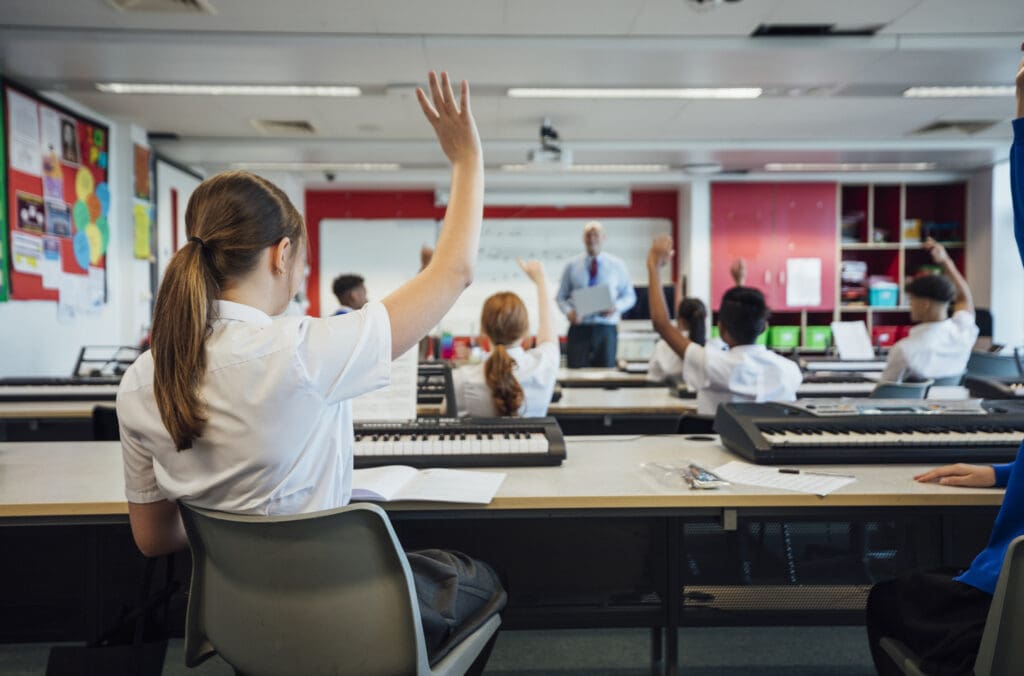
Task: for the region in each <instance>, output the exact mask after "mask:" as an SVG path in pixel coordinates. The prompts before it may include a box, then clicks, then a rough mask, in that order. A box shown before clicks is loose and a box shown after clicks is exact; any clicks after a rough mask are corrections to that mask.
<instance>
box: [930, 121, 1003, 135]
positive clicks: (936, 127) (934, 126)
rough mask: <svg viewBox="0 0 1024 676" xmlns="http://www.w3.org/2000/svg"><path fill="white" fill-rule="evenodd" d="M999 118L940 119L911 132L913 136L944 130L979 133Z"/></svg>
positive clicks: (995, 123) (995, 122)
mask: <svg viewBox="0 0 1024 676" xmlns="http://www.w3.org/2000/svg"><path fill="white" fill-rule="evenodd" d="M999 122H1000V121H999V120H939V121H937V122H932V123H931V124H926V125H925V126H923V127H921V128H919V129H915V130H914V131H912V132H910V135H911V136H919V135H923V134H937V133H940V132H944V131H955V132H959V133H961V134H978V133H980V132H983V131H985V130H986V129H989V128H991V127H993V126H995V125H997V124H999Z"/></svg>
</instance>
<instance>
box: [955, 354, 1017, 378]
mask: <svg viewBox="0 0 1024 676" xmlns="http://www.w3.org/2000/svg"><path fill="white" fill-rule="evenodd" d="M967 375H969V376H992V377H994V378H1018V377H1020V376H1021V375H1024V374H1022V373H1021V369H1020V364H1019V363H1018V361H1017V357H1016V356H1015V355H1000V354H992V353H991V352H971V356H970V357H969V358H968V359H967Z"/></svg>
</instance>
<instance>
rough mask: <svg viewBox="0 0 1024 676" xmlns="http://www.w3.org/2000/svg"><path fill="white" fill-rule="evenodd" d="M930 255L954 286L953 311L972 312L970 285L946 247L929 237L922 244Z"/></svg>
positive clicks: (972, 300) (972, 303) (972, 302)
mask: <svg viewBox="0 0 1024 676" xmlns="http://www.w3.org/2000/svg"><path fill="white" fill-rule="evenodd" d="M922 246H923V247H924V248H925V249H926V250H927V251H928V253H930V254H931V255H932V260H933V261H935V264H936V265H940V266H942V270H943V272H945V273H946V276H947V277H949V279H950V281H952V282H953V286H955V287H956V298H955V299H954V300H953V312H959V311H960V310H966V311H968V312H974V299H973V298H972V297H971V287H969V286H967V280H966V279H964V276H963V275H961V274H960V271H959V270H957V269H956V265H955V264H954V263H953V259H952V258H950V257H949V253H948V252H947V251H946V247H944V246H942V245H941V244H939V243H938V242H936V241H935V240H934V239H932V238H931V237H929V238H928V239H927V240H925V242H924V244H923V245H922Z"/></svg>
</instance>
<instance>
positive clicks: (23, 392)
mask: <svg viewBox="0 0 1024 676" xmlns="http://www.w3.org/2000/svg"><path fill="white" fill-rule="evenodd" d="M120 382H121V377H120V376H101V377H92V378H88V377H83V378H77V377H76V378H2V379H0V401H87V400H95V401H101V400H106V401H114V399H116V398H117V387H118V383H120Z"/></svg>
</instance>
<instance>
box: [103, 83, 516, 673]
mask: <svg viewBox="0 0 1024 676" xmlns="http://www.w3.org/2000/svg"><path fill="white" fill-rule="evenodd" d="M430 92H431V94H430V98H427V95H426V94H424V93H423V91H422V90H417V98H418V99H419V102H420V105H421V107H422V108H423V112H424V114H425V115H426V117H427V119H428V121H429V122H430V123H431V125H432V126H433V127H434V131H435V133H436V135H437V138H438V140H439V141H440V145H441V148H442V150H443V151H444V153H445V155H446V156H447V157H448V159H449V161H450V162H451V164H452V185H451V189H452V193H451V195H452V199H451V201H450V203H449V205H448V210H447V212H446V213H445V219H444V225H443V227H442V229H441V233H440V237H439V239H438V242H437V252H436V253H435V255H434V257H433V260H432V261H431V263H430V265H428V266H427V267H426V268H425V269H424V270H423V271H421V272H420V273H419V274H418V275H417V276H416V277H415V278H414V279H413V280H411V281H410V282H408V283H406V284H404V285H403V286H402V287H400V288H399V289H398V290H396V291H395V292H394V293H392V294H390V295H389V296H387V297H386V298H384V299H383V300H382V301H380V302H370V303H367V304H366V305H365V306H364V307H363V308H362V309H360V310H358V311H355V312H351V313H349V314H345V315H340V316H334V317H327V318H323V319H320V318H313V317H286V318H281V319H277V320H274V319H272V317H273V316H274V315H277V314H280V313H281V312H282V311H283V310H284V308H285V306H286V305H287V304H288V301H289V299H290V298H292V297H293V296H294V295H295V293H296V291H297V290H298V289H299V287H300V286H301V284H302V279H303V272H304V267H305V257H306V242H307V235H306V225H305V223H304V222H303V220H302V217H301V216H300V215H299V213H298V212H297V211H296V210H295V207H294V206H293V205H292V204H291V202H289V201H288V198H287V197H286V196H285V194H284V193H283V192H282V191H281V190H280V189H278V188H277V187H276V186H274V185H273V184H272V183H270V182H269V181H266V180H265V179H262V178H260V177H258V176H255V175H253V174H249V173H245V172H228V173H224V174H218V175H216V176H213V177H211V178H209V179H207V180H205V181H203V182H202V183H201V184H200V185H199V187H198V188H196V190H195V192H194V193H193V194H192V197H191V198H190V199H189V203H188V209H187V211H186V214H185V226H186V229H187V232H188V235H189V243H188V244H187V245H186V246H184V247H182V249H181V250H179V251H178V252H177V253H176V254H175V255H174V257H173V258H172V259H171V262H170V264H169V265H168V267H167V271H166V273H165V275H164V279H163V282H162V283H161V285H160V291H159V293H158V295H157V302H156V309H155V312H154V314H153V337H152V350H151V351H149V352H147V353H145V354H143V355H142V356H141V357H139V359H138V360H137V361H136V362H135V363H134V364H133V365H132V367H131V368H130V369H129V370H128V372H127V373H125V375H124V378H123V379H122V381H121V386H120V389H119V391H118V395H117V413H118V418H119V420H120V425H121V444H122V447H123V455H124V464H125V485H126V491H125V492H126V495H127V497H128V516H129V520H130V523H131V530H132V535H133V536H134V538H135V542H136V544H137V545H138V547H139V549H140V550H142V553H143V554H145V555H147V556H156V555H160V554H163V553H166V552H172V551H175V550H178V549H182V548H184V547H185V546H186V544H187V542H186V538H185V532H184V529H183V527H182V523H181V518H180V516H179V514H178V506H177V502H176V501H178V500H181V501H184V502H186V503H188V504H191V505H195V506H197V507H204V508H208V509H215V510H220V511H224V512H231V513H236V514H258V515H279V514H305V513H310V512H316V511H321V510H329V509H335V508H338V507H342V506H344V505H346V504H348V502H349V500H350V499H351V495H352V454H353V448H354V440H353V429H352V404H351V399H352V398H353V397H356V396H359V395H360V394H363V393H365V392H369V391H371V390H375V389H378V388H380V387H383V386H385V385H387V384H388V382H389V380H390V377H391V360H392V359H394V358H396V357H398V356H399V355H401V354H403V353H405V352H406V351H407V350H408V349H409V348H411V347H413V346H414V345H416V343H417V342H418V341H419V340H420V338H422V337H423V336H424V335H425V334H426V332H427V331H428V330H429V329H430V328H431V327H432V326H434V325H435V324H437V322H438V321H439V320H440V319H441V317H443V316H444V315H445V313H446V312H447V311H448V310H449V309H450V308H451V306H452V304H453V303H454V302H455V300H456V299H457V298H458V297H459V295H460V294H461V293H462V291H463V290H464V289H465V288H466V287H467V286H468V285H469V284H470V282H471V281H472V280H473V273H474V269H475V267H476V257H477V250H478V249H479V243H480V224H481V220H482V216H483V159H482V153H481V148H480V139H479V136H478V134H477V130H476V123H475V122H474V120H473V116H472V114H471V113H470V108H469V88H468V86H467V85H466V83H465V82H463V83H462V97H461V103H460V102H458V101H456V99H455V96H454V94H453V93H452V90H451V84H450V82H449V80H448V76H447V74H442V75H441V78H440V81H439V80H438V78H437V76H436V75H435V74H434V73H431V74H430ZM431 552H432V553H428V552H421V553H411V554H409V562H410V564H411V567H412V569H413V571H414V575H415V577H416V590H417V596H418V598H419V600H420V608H421V615H422V617H423V627H424V634H425V636H426V639H427V644H428V650H429V654H430V658H431V661H432V662H436V660H437V659H440V657H442V656H443V655H444V654H445V653H447V652H448V650H449V649H450V647H451V646H452V645H453V644H454V643H456V642H457V639H458V637H459V636H461V635H462V634H463V633H464V632H463V629H464V628H465V627H472V626H477V625H478V624H479V623H481V622H482V621H484V620H485V619H486V618H487V617H489V616H490V615H492V614H493V613H494V612H497V611H498V610H499V609H500V608H501V606H502V605H503V604H504V600H505V594H504V591H502V590H501V587H500V585H499V584H497V581H496V579H495V576H494V573H493V571H491V570H490V569H489V568H488V567H487V566H486V565H485V564H481V563H479V562H476V561H473V560H472V559H469V558H468V557H465V556H464V555H459V554H456V553H453V552H437V551H436V550H431ZM485 652H486V651H485ZM481 660H483V661H486V655H483V654H482V655H481ZM478 666H479V665H478ZM480 668H482V667H480Z"/></svg>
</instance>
